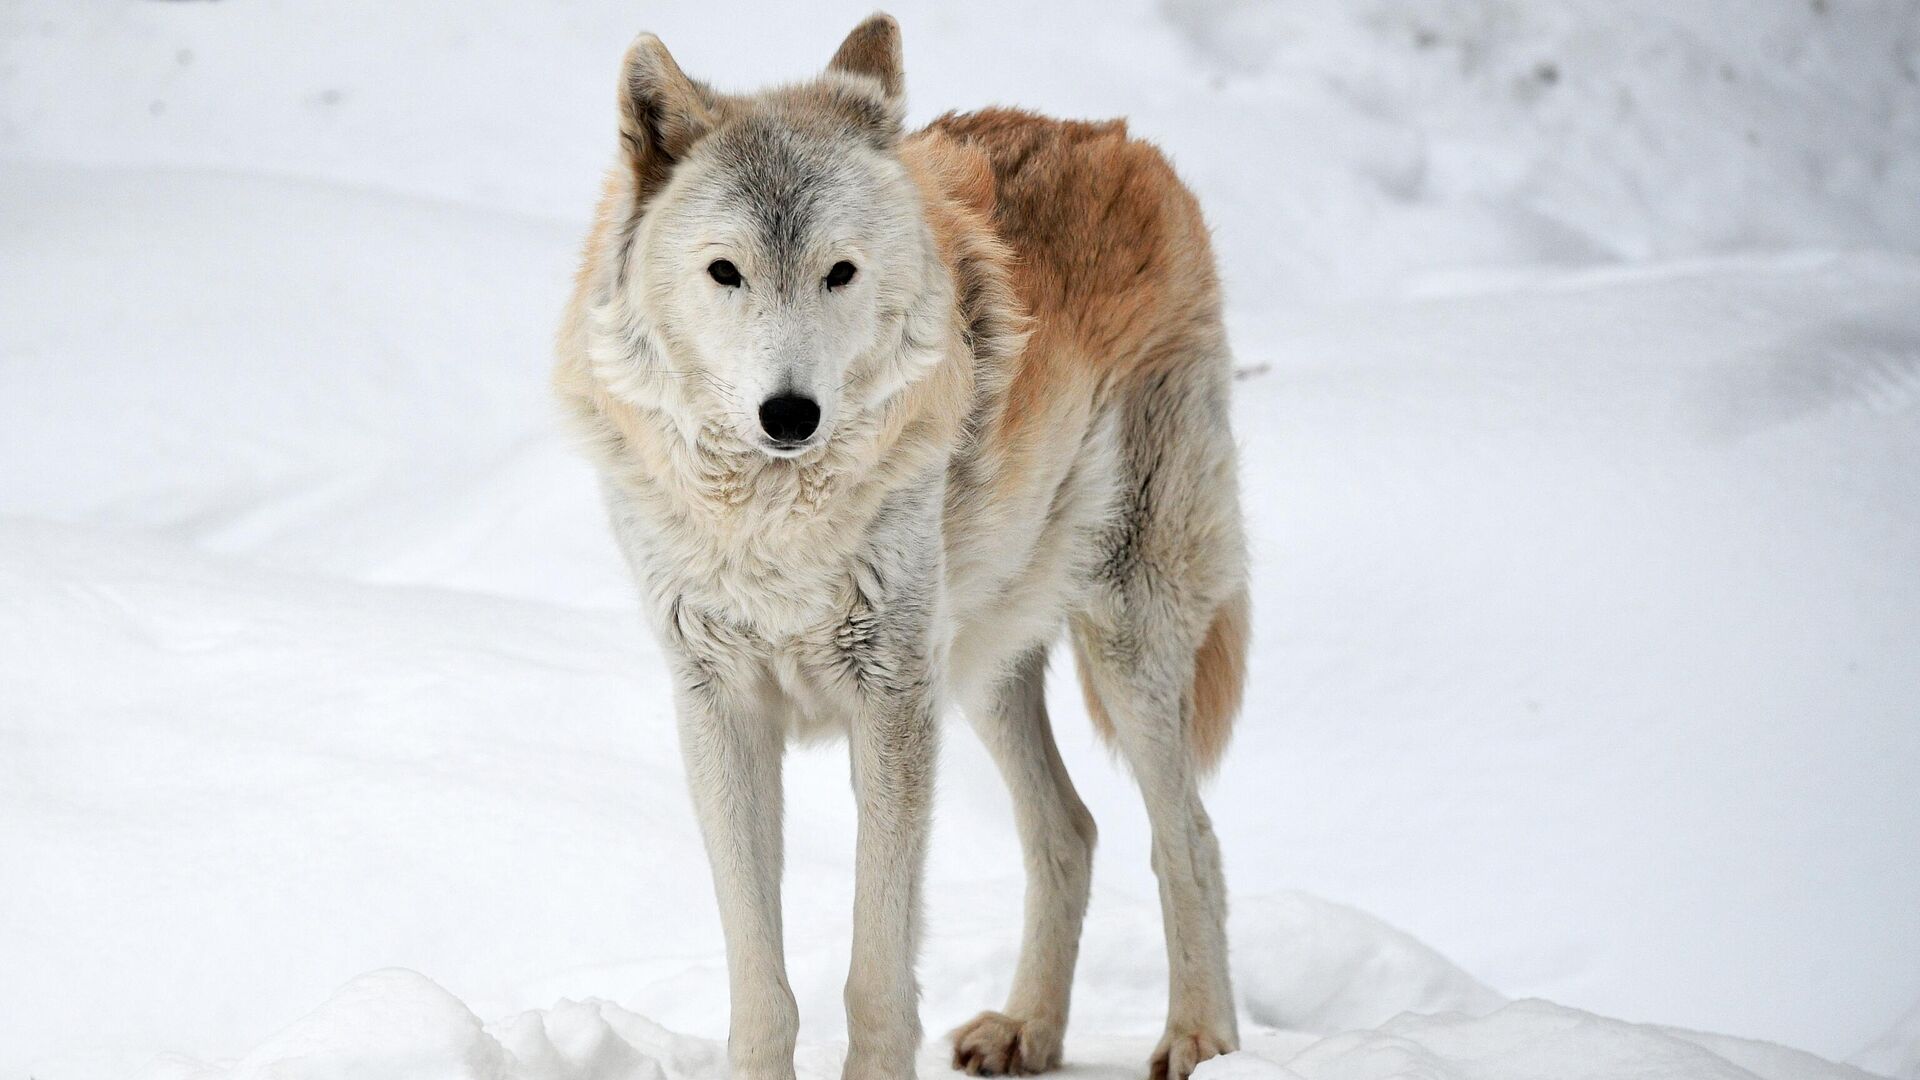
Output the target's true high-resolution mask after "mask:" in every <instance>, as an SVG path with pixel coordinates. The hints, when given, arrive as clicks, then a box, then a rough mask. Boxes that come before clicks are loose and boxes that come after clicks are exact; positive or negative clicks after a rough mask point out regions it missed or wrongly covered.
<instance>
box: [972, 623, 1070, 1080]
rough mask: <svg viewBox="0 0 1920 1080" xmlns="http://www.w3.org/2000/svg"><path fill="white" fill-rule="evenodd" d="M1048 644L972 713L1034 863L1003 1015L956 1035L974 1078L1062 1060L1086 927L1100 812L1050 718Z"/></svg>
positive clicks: (1029, 863)
mask: <svg viewBox="0 0 1920 1080" xmlns="http://www.w3.org/2000/svg"><path fill="white" fill-rule="evenodd" d="M1046 663H1047V654H1046V649H1045V647H1041V648H1037V649H1035V650H1033V651H1032V652H1031V653H1029V654H1028V655H1027V656H1026V657H1024V658H1023V659H1022V660H1021V661H1020V662H1019V664H1018V665H1017V666H1016V667H1015V668H1014V670H1013V672H1012V673H1011V674H1010V675H1009V676H1008V678H1007V680H1006V681H1005V682H1004V683H1003V684H1002V685H1001V686H1000V688H999V689H998V690H997V691H996V692H995V695H994V698H993V701H992V704H991V706H990V707H989V708H987V709H985V710H983V711H982V713H981V715H977V716H972V717H971V719H972V720H973V725H974V728H975V730H977V731H978V732H979V733H980V738H981V740H982V741H983V742H985V743H986V746H987V750H988V752H990V753H991V754H992V755H993V760H994V762H995V763H996V764H997V765H999V767H1000V774H1001V776H1002V777H1004V778H1005V779H1006V781H1007V787H1008V788H1009V789H1010V790H1011V791H1012V793H1013V811H1014V818H1015V821H1016V822H1017V823H1018V827H1019V830H1020V847H1021V851H1022V854H1023V855H1024V857H1025V861H1026V867H1027V899H1026V918H1025V930H1024V931H1023V933H1022V935H1021V942H1020V964H1019V967H1018V968H1017V969H1015V971H1014V976H1013V992H1012V993H1011V994H1009V995H1008V997H1007V1005H1006V1011H1005V1012H984V1013H981V1014H980V1015H979V1016H977V1017H975V1018H973V1019H972V1020H969V1021H968V1022H967V1023H965V1024H962V1025H961V1026H960V1027H959V1028H958V1029H956V1030H955V1031H954V1033H953V1067H954V1068H956V1069H961V1070H964V1071H966V1072H967V1073H968V1074H970V1075H973V1076H1009V1075H1019V1074H1028V1073H1038V1072H1044V1071H1045V1070H1047V1069H1051V1068H1053V1067H1054V1066H1055V1065H1058V1064H1059V1063H1060V1043H1061V1037H1062V1035H1063V1034H1064V1033H1065V1030H1066V1025H1067V1002H1068V997H1069V995H1070V994H1071V993H1072V990H1073V966H1074V961H1075V959H1076V958H1077V957H1078V955H1079V952H1080V924H1081V922H1082V921H1083V919H1084V918H1085V916H1086V913H1087V892H1088V889H1089V887H1090V885H1091V879H1092V873H1093V843H1094V827H1093V815H1091V814H1089V813H1087V808H1086V806H1085V805H1084V804H1083V803H1081V801H1080V796H1079V794H1078V793H1077V792H1075V791H1074V789H1073V781H1072V780H1070V779H1069V778H1068V776H1067V769H1066V766H1065V764H1063V763H1062V762H1061V760H1060V750H1059V748H1058V747H1057V746H1056V745H1055V744H1054V741H1053V728H1052V725H1051V724H1050V723H1049V722H1048V720H1047V704H1046V693H1045V690H1046Z"/></svg>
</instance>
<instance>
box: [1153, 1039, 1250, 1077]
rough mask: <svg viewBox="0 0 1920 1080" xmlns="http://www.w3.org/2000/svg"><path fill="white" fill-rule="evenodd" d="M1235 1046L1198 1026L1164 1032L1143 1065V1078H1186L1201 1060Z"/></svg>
mask: <svg viewBox="0 0 1920 1080" xmlns="http://www.w3.org/2000/svg"><path fill="white" fill-rule="evenodd" d="M1235 1049H1238V1047H1236V1046H1234V1041H1233V1039H1231V1038H1222V1037H1221V1036H1219V1035H1216V1034H1214V1033H1213V1032H1210V1031H1206V1030H1203V1029H1201V1028H1197V1027H1196V1028H1185V1029H1175V1030H1170V1031H1168V1032H1167V1033H1166V1034H1165V1035H1163V1036H1161V1037H1160V1045H1159V1046H1157V1047H1155V1048H1154V1051H1153V1060H1152V1061H1150V1062H1148V1064H1147V1080H1187V1077H1189V1076H1191V1075H1193V1070H1194V1068H1195V1067H1196V1066H1198V1065H1199V1064H1200V1063H1201V1062H1203V1061H1205V1060H1207V1059H1208V1058H1210V1057H1217V1056H1219V1055H1221V1054H1224V1053H1227V1052H1229V1051H1231V1050H1235Z"/></svg>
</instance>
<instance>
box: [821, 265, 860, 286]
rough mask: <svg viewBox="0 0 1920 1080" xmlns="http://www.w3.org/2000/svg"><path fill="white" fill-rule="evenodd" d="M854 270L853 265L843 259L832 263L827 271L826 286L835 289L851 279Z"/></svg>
mask: <svg viewBox="0 0 1920 1080" xmlns="http://www.w3.org/2000/svg"><path fill="white" fill-rule="evenodd" d="M854 272H855V271H854V266H853V264H852V263H850V262H846V261H844V260H843V261H841V262H837V263H834V264H833V267H832V268H831V269H829V270H828V271H827V288H829V289H837V288H839V287H840V286H842V285H845V284H846V283H847V282H849V281H852V280H853V275H854Z"/></svg>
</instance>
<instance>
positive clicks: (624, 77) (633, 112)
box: [620, 34, 714, 197]
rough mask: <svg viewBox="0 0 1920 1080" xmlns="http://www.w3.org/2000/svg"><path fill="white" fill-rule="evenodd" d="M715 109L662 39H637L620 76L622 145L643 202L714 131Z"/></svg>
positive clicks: (648, 36)
mask: <svg viewBox="0 0 1920 1080" xmlns="http://www.w3.org/2000/svg"><path fill="white" fill-rule="evenodd" d="M713 104H714V102H713V94H712V92H711V91H709V90H706V89H705V88H704V87H702V86H700V85H699V84H698V83H696V82H694V81H693V80H692V79H689V78H687V75H686V73H685V72H683V71H681V70H680V65H679V64H676V63H674V61H673V56H672V54H670V53H668V52H667V47H666V46H665V45H663V44H661V43H660V39H659V38H657V37H655V36H653V35H652V34H641V35H640V36H639V37H637V38H635V39H634V41H633V44H632V45H631V46H629V47H628V48H627V57H626V60H625V61H624V62H623V63H622V64H621V70H620V142H621V144H622V145H623V146H625V148H626V151H627V160H628V161H629V162H630V163H631V164H632V165H633V173H634V178H635V180H636V181H637V182H638V184H639V191H640V194H641V196H643V197H644V196H646V195H650V194H652V193H653V191H654V190H655V189H656V188H658V187H659V185H660V184H662V183H664V182H665V181H666V178H667V173H668V172H669V171H671V170H672V168H673V166H674V164H675V163H677V162H678V161H679V160H680V159H681V158H682V157H683V156H685V155H686V152H687V151H688V150H689V149H691V148H692V146H693V144H694V143H695V142H698V141H699V139H700V136H702V135H705V134H706V133H707V131H708V130H709V129H710V128H712V126H713V119H714V118H713Z"/></svg>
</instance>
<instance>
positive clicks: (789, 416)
mask: <svg viewBox="0 0 1920 1080" xmlns="http://www.w3.org/2000/svg"><path fill="white" fill-rule="evenodd" d="M819 426H820V403H819V402H817V401H815V400H813V399H812V398H810V397H802V396H801V395H799V394H776V395H774V396H773V397H770V398H768V399H767V400H765V401H763V402H761V403H760V428H761V430H763V431H765V432H766V433H767V435H768V436H769V437H771V438H772V439H773V441H774V442H779V443H797V442H805V441H806V440H807V438H808V437H809V436H811V435H812V434H813V432H814V429H816V428H818V427H819Z"/></svg>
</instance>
